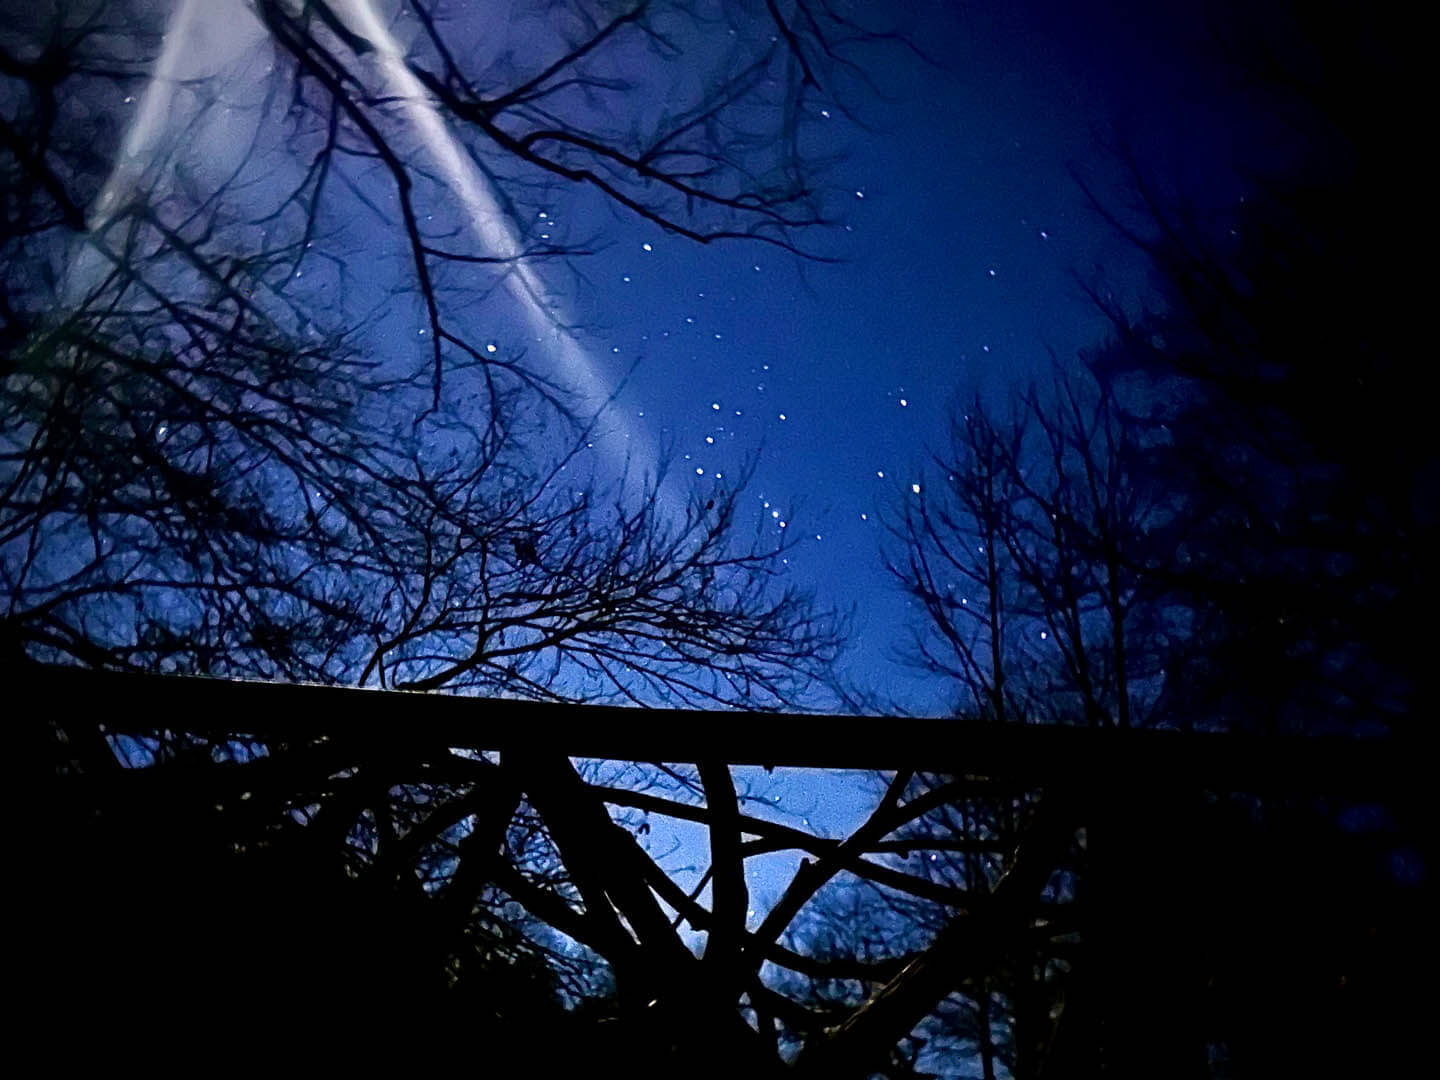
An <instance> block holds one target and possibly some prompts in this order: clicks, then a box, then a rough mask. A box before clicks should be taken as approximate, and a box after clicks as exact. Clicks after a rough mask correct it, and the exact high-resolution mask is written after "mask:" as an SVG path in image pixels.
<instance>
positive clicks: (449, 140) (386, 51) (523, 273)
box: [187, 0, 654, 472]
mask: <svg viewBox="0 0 1440 1080" xmlns="http://www.w3.org/2000/svg"><path fill="white" fill-rule="evenodd" d="M187 2H188V0H187ZM346 6H347V8H348V11H349V15H350V21H351V24H352V27H353V28H354V29H355V31H356V32H357V33H359V34H360V35H361V36H362V37H364V38H366V39H367V40H368V41H369V42H370V43H371V44H372V45H374V46H375V50H376V55H377V58H378V65H379V68H380V72H381V75H382V76H383V78H384V79H385V81H386V83H387V84H388V90H389V93H390V94H391V95H392V96H393V97H394V98H395V99H396V100H398V101H399V102H400V104H401V107H402V108H403V110H404V112H405V115H406V117H407V119H408V120H409V121H410V123H411V124H412V125H413V127H414V129H415V131H416V133H417V134H418V135H419V136H420V138H421V140H422V142H423V143H424V145H425V148H426V150H427V151H429V153H430V156H431V157H432V158H433V159H434V161H435V163H436V165H438V166H439V168H440V172H441V174H442V175H443V176H444V178H445V182H446V184H447V185H448V186H449V187H450V190H451V191H452V192H453V193H454V195H455V196H456V197H457V198H458V199H459V200H460V203H461V205H462V206H463V207H464V210H465V213H466V216H467V217H468V219H469V226H470V230H471V231H472V232H473V233H474V235H475V237H476V239H477V240H479V242H480V244H481V245H482V247H483V248H484V250H485V251H486V253H487V254H488V255H491V256H494V257H498V258H502V259H514V260H515V261H514V262H513V263H512V266H513V268H514V269H513V271H512V273H511V274H510V275H509V276H507V278H506V284H507V287H508V288H509V291H510V293H511V295H512V296H513V297H514V298H515V300H516V302H517V304H518V305H519V308H520V310H521V312H523V314H524V316H525V320H526V322H527V323H528V329H529V331H530V336H532V337H535V338H540V339H544V338H545V337H546V336H547V335H548V336H549V339H550V343H551V344H550V354H551V356H552V358H553V359H554V361H555V363H556V365H557V366H558V368H559V370H560V371H561V373H562V375H563V378H564V379H565V380H566V381H567V382H568V384H569V388H570V389H571V390H572V391H573V392H574V393H576V394H578V395H579V396H580V398H581V401H582V404H581V408H580V411H581V412H582V413H586V414H590V415H596V416H598V415H600V414H601V413H602V412H603V411H604V410H605V409H606V407H607V405H608V403H609V401H610V391H609V388H608V387H607V386H606V384H605V380H604V379H603V377H602V376H601V374H600V373H599V371H597V370H596V366H595V364H594V362H593V361H592V360H591V358H590V357H589V355H588V354H587V353H586V351H585V349H584V347H583V346H582V345H581V344H580V342H579V341H577V340H576V339H575V336H574V335H573V334H572V333H571V332H570V331H569V330H568V329H567V328H566V324H567V320H566V319H564V318H562V317H561V314H562V313H560V312H558V311H556V309H555V308H554V306H553V304H548V303H547V302H546V301H545V299H544V297H545V295H546V290H545V286H544V282H542V281H541V279H540V276H539V274H538V273H536V271H535V269H534V268H533V267H532V266H531V265H530V264H529V263H527V262H526V261H525V260H524V259H523V258H519V256H521V255H522V254H523V252H524V248H523V246H522V244H521V242H520V237H519V235H518V233H517V231H516V229H515V226H514V224H513V223H512V222H511V221H510V219H509V217H507V216H506V214H505V212H504V211H503V210H502V209H501V207H500V204H499V201H498V200H497V199H496V198H495V195H494V194H493V192H492V191H491V189H490V184H489V181H488V180H487V179H486V178H485V177H484V176H483V175H482V174H481V173H480V171H479V170H478V169H477V168H476V167H475V165H474V163H473V162H471V161H470V160H469V158H468V157H467V156H466V155H465V154H464V153H463V152H462V151H461V148H460V146H459V144H458V143H457V142H456V140H455V138H454V136H453V135H451V133H450V132H449V131H448V130H447V129H446V127H445V124H444V121H443V120H442V119H441V118H440V115H439V113H438V111H437V110H436V108H435V106H434V104H433V103H432V102H431V100H430V97H429V95H428V93H427V92H426V90H425V88H424V86H423V85H422V84H421V82H420V80H419V79H417V78H416V77H415V75H414V73H413V72H411V70H410V68H409V67H408V66H407V65H406V63H405V50H404V48H403V47H402V46H401V44H400V42H399V41H397V40H396V38H395V36H394V35H393V34H392V33H391V32H390V29H389V27H387V26H386V25H385V23H384V21H383V20H382V19H381V18H380V16H379V14H378V12H377V11H376V10H375V6H374V4H373V3H372V2H371V0H349V3H348V4H347V5H346ZM613 422H614V423H615V424H616V425H618V426H619V428H620V430H619V431H617V432H615V433H614V434H616V435H618V436H619V438H614V439H610V440H607V442H608V443H609V444H610V446H611V448H612V450H613V451H614V452H616V453H619V452H622V450H621V448H623V447H625V446H626V444H627V443H630V444H633V443H635V442H636V441H637V440H635V439H632V438H630V434H631V433H630V432H629V431H628V430H626V428H627V427H628V425H627V424H626V422H625V420H624V419H623V418H622V417H620V416H618V415H614V416H613ZM638 464H640V466H641V469H642V472H648V471H650V470H651V469H652V468H653V467H654V453H653V450H649V449H648V448H647V451H646V453H645V460H643V461H640V462H638Z"/></svg>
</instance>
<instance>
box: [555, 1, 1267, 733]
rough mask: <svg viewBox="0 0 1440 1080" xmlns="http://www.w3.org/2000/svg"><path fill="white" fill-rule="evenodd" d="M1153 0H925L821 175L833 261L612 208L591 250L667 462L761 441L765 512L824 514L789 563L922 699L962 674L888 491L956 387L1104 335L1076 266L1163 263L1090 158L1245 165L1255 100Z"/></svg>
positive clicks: (630, 391) (915, 457)
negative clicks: (905, 585)
mask: <svg viewBox="0 0 1440 1080" xmlns="http://www.w3.org/2000/svg"><path fill="white" fill-rule="evenodd" d="M907 7H908V6H907ZM1151 8H1152V6H1151V5H1146V4H1141V3H1135V4H1131V5H1117V6H1115V7H1113V8H1110V9H1108V10H1105V9H1104V6H1103V5H1101V6H1099V7H1097V8H1096V9H1094V10H1091V11H1088V12H1087V14H1086V16H1085V17H1083V18H1082V17H1081V16H1079V15H1076V14H1074V13H1073V12H1072V11H1071V9H1070V6H1069V5H1064V4H1054V5H1051V4H1043V3H1028V4H1018V5H998V4H997V5H960V4H943V3H935V4H928V5H914V6H913V9H912V10H911V11H910V14H909V16H908V18H909V20H910V22H909V24H908V25H911V26H913V28H914V35H913V36H914V40H916V41H917V42H920V43H922V44H923V48H924V50H925V52H926V54H927V58H928V60H929V62H928V63H926V62H922V61H921V60H919V59H917V58H916V57H915V56H914V55H913V54H910V53H908V52H904V51H900V50H891V51H889V52H881V53H879V54H878V58H879V60H880V61H881V62H880V63H879V64H877V70H876V73H875V76H876V81H877V83H878V84H879V86H880V88H881V89H882V91H883V92H884V94H885V96H886V99H887V100H874V99H872V100H869V101H864V102H862V103H860V105H859V107H858V109H857V113H858V116H859V118H860V120H861V121H863V122H864V124H865V125H866V129H865V130H859V129H857V128H855V127H853V126H850V125H848V124H847V123H846V122H845V121H844V120H843V119H842V118H840V117H839V116H838V114H835V115H834V116H833V119H834V124H835V128H836V132H835V140H836V145H837V147H840V148H842V149H843V153H844V157H843V158H842V160H841V161H840V162H839V163H838V164H836V165H835V166H834V167H833V168H832V169H831V170H830V172H829V173H828V174H827V176H826V180H827V181H828V182H829V183H831V184H832V185H833V186H834V187H835V188H836V189H837V190H839V191H841V192H842V193H843V194H844V196H845V197H846V198H847V199H848V205H845V217H844V219H843V224H842V225H840V226H838V227H837V230H836V232H835V233H834V234H833V235H829V236H826V237H825V238H823V242H822V244H820V245H818V246H819V247H820V250H821V251H823V252H824V253H825V254H826V255H829V256H835V257H838V258H839V259H840V260H841V261H839V262H837V263H819V262H804V261H799V260H796V259H795V258H793V257H791V256H789V255H787V254H784V253H781V252H776V251H773V250H768V249H765V248H762V247H758V246H755V245H748V244H743V243H734V244H731V245H729V246H716V247H709V248H701V247H699V246H698V245H695V244H693V243H691V242H688V241H686V240H684V239H682V238H676V237H670V236H666V235H665V234H664V233H662V232H661V231H660V230H659V229H657V228H653V227H649V226H644V227H634V226H631V227H628V228H627V227H624V226H623V225H617V224H616V223H614V222H613V220H610V219H608V218H607V219H606V220H605V221H604V229H605V232H606V237H607V240H608V241H609V246H608V248H607V249H606V250H604V251H603V252H601V253H600V254H598V255H596V256H594V257H593V258H591V259H588V260H586V261H584V262H583V263H582V264H581V265H580V266H579V267H578V269H579V270H580V272H581V273H583V274H584V277H585V281H584V282H583V283H582V284H581V285H580V286H579V287H578V288H577V289H576V291H575V295H576V311H577V313H578V314H579V317H580V321H581V322H582V323H583V324H584V325H586V326H587V328H588V332H589V338H587V340H589V339H593V340H595V341H598V342H599V349H598V352H599V353H600V355H601V356H603V357H606V358H607V359H608V360H609V362H610V364H611V371H612V376H611V377H612V378H616V377H618V376H619V375H621V374H623V373H624V372H625V371H626V369H627V367H628V366H629V365H630V364H631V363H634V362H637V361H638V366H637V367H636V368H635V370H634V374H633V377H632V378H631V380H630V381H629V382H628V383H627V384H626V386H625V389H624V391H623V393H622V397H621V402H622V410H623V412H624V414H625V416H626V417H627V422H629V423H633V424H635V425H636V429H635V431H634V432H633V433H632V436H631V437H632V438H633V439H635V440H640V439H648V440H650V442H651V444H652V445H655V446H659V447H661V448H662V449H663V448H666V447H669V448H673V451H674V452H673V455H671V468H672V472H673V473H674V474H676V475H686V476H690V477H691V479H692V482H694V483H698V484H702V486H703V485H704V484H722V483H724V482H725V477H726V476H727V475H728V476H732V477H733V476H734V475H735V473H736V472H738V470H739V467H740V465H741V464H742V462H744V461H745V460H746V458H747V456H749V455H755V456H757V457H758V467H757V471H756V475H755V479H754V481H753V484H752V486H751V489H750V497H751V498H752V500H753V505H754V508H755V511H756V513H757V514H758V515H759V516H760V517H761V518H762V519H763V518H765V517H768V518H769V519H770V527H772V528H775V529H780V528H782V527H783V528H784V529H785V530H786V531H787V533H791V532H798V533H799V534H800V536H801V537H802V538H803V539H802V541H801V542H800V544H799V546H798V547H797V548H796V550H795V551H794V552H793V554H792V555H791V556H790V559H789V566H790V567H791V571H792V573H793V574H795V575H796V576H797V578H799V579H800V580H802V581H805V582H814V583H815V584H816V586H817V587H818V588H820V589H821V590H822V593H823V594H825V595H827V596H828V597H829V598H830V599H832V600H833V601H835V602H838V603H841V604H854V605H855V606H856V608H857V618H856V624H855V628H856V635H855V644H854V650H853V652H852V654H851V657H850V660H849V664H850V673H851V676H852V677H853V678H854V679H856V680H857V681H858V682H861V683H868V684H871V685H874V686H876V687H877V688H879V689H880V690H881V692H882V693H884V694H886V695H887V696H889V697H891V698H892V699H894V700H895V701H896V702H897V703H901V704H903V705H904V706H906V707H908V708H911V709H915V710H917V711H923V712H935V711H943V710H944V708H945V691H944V688H937V687H934V686H933V685H926V684H925V683H924V682H923V680H922V681H916V680H915V679H914V678H912V675H911V673H910V672H909V671H908V670H907V669H905V668H904V667H903V665H897V664H895V663H893V662H892V661H893V658H894V653H895V650H896V647H897V646H899V645H901V644H902V642H903V639H904V636H905V629H904V628H905V624H906V619H907V611H906V609H905V601H904V600H903V599H902V598H899V597H898V596H896V594H895V593H894V591H893V589H892V588H891V585H890V582H889V581H888V580H887V577H886V575H885V573H884V571H883V570H882V569H881V566H880V562H879V559H878V556H877V549H878V545H879V543H880V539H881V527H880V524H879V518H880V516H881V515H883V513H884V511H885V509H886V507H887V506H892V505H893V504H894V501H895V500H896V499H900V498H905V497H913V490H914V489H913V487H912V485H914V484H921V483H923V481H924V475H923V474H924V465H925V458H926V451H927V448H932V447H938V446H939V445H941V444H942V442H943V440H944V437H945V418H946V415H947V411H948V409H949V408H950V407H951V406H952V405H953V404H955V403H957V402H963V401H967V400H969V399H970V398H972V397H973V396H974V395H975V394H976V393H981V394H984V395H985V396H986V397H987V399H989V400H991V401H998V400H1000V399H1001V398H1003V396H1004V395H1005V394H1007V393H1008V392H1010V391H1011V390H1013V389H1016V388H1022V387H1024V386H1025V385H1027V384H1028V383H1030V382H1031V381H1032V380H1036V379H1040V380H1045V379H1048V378H1049V377H1050V373H1051V372H1052V370H1053V364H1054V363H1055V362H1056V361H1059V362H1060V363H1061V364H1064V363H1068V362H1070V360H1071V359H1072V358H1073V356H1074V354H1075V352H1076V350H1077V349H1078V348H1080V347H1083V346H1085V345H1089V344H1093V343H1094V342H1096V341H1097V340H1099V338H1100V336H1101V335H1102V334H1103V332H1104V329H1105V326H1104V321H1103V319H1102V318H1101V317H1100V316H1099V315H1098V314H1097V312H1096V311H1095V309H1094V307H1093V305H1092V304H1091V303H1090V301H1089V300H1088V299H1086V298H1085V297H1084V296H1083V294H1082V291H1081V289H1080V288H1079V287H1078V286H1077V284H1076V281H1075V278H1074V276H1073V275H1075V274H1079V275H1081V276H1082V277H1084V278H1085V279H1086V280H1094V279H1096V277H1097V275H1103V279H1104V281H1105V282H1106V284H1107V286H1109V287H1113V288H1124V289H1127V290H1130V291H1131V292H1132V293H1134V292H1137V291H1138V290H1139V288H1140V287H1141V286H1142V285H1143V281H1142V278H1141V272H1140V269H1139V264H1138V261H1137V259H1136V256H1135V253H1134V252H1133V250H1131V249H1130V248H1128V247H1127V245H1125V244H1124V243H1123V242H1120V241H1118V240H1117V238H1116V237H1115V236H1114V234H1113V232H1112V231H1111V230H1110V228H1109V227H1108V226H1107V225H1106V224H1104V223H1103V222H1102V221H1101V220H1100V219H1099V217H1098V215H1096V214H1095V213H1094V211H1093V210H1092V209H1091V208H1090V206H1089V205H1088V203H1087V201H1086V197H1085V195H1084V193H1083V192H1082V190H1081V188H1080V186H1079V185H1078V184H1077V183H1076V182H1075V179H1074V177H1073V176H1072V173H1074V174H1078V175H1079V176H1081V177H1083V178H1084V179H1085V181H1086V183H1087V184H1088V185H1089V186H1090V187H1091V189H1092V190H1094V191H1096V192H1097V194H1100V195H1102V196H1108V195H1110V194H1116V195H1120V194H1122V193H1123V188H1122V187H1121V181H1122V178H1121V176H1120V175H1119V166H1118V162H1117V159H1116V158H1115V156H1114V155H1113V154H1112V153H1111V152H1110V150H1109V149H1108V147H1110V146H1114V145H1118V144H1119V143H1120V142H1121V140H1123V141H1124V143H1125V144H1126V145H1130V146H1133V147H1135V148H1136V152H1137V154H1141V155H1143V161H1144V164H1145V166H1146V167H1147V168H1154V169H1155V170H1156V172H1157V174H1158V176H1159V177H1160V178H1162V179H1170V178H1174V177H1177V176H1178V177H1182V178H1183V183H1184V185H1185V187H1186V189H1187V194H1188V195H1189V196H1191V197H1193V198H1197V199H1208V200H1210V201H1212V202H1221V201H1223V200H1225V199H1227V198H1229V197H1231V196H1233V194H1234V193H1236V192H1238V191H1239V190H1241V189H1240V188H1239V186H1238V182H1237V180H1236V179H1235V176H1234V172H1235V168H1236V166H1237V164H1238V161H1237V159H1238V158H1239V157H1240V156H1241V155H1242V154H1243V153H1244V143H1245V140H1246V139H1247V138H1250V137H1251V135H1252V132H1249V131H1247V130H1245V129H1246V128H1253V127H1257V126H1258V125H1254V124H1253V123H1251V122H1250V121H1249V120H1247V119H1246V116H1247V109H1246V108H1245V103H1244V102H1243V100H1242V99H1238V98H1236V97H1235V95H1234V93H1233V92H1232V89H1231V87H1230V85H1229V83H1230V80H1229V79H1228V78H1227V73H1226V72H1225V70H1224V69H1223V67H1220V66H1218V65H1216V64H1215V63H1214V62H1213V44H1212V45H1210V46H1207V48H1204V49H1202V48H1201V47H1200V45H1202V44H1205V42H1207V41H1213V38H1212V36H1211V35H1209V34H1208V33H1207V30H1206V28H1205V24H1204V23H1203V22H1202V21H1200V20H1199V19H1195V20H1193V21H1191V20H1181V21H1176V20H1177V18H1178V17H1177V16H1174V15H1161V14H1157V13H1156V12H1154V11H1153V10H1152V9H1151ZM1256 142H1257V144H1258V140H1256ZM557 216H563V211H557ZM782 523H783V525H782Z"/></svg>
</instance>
